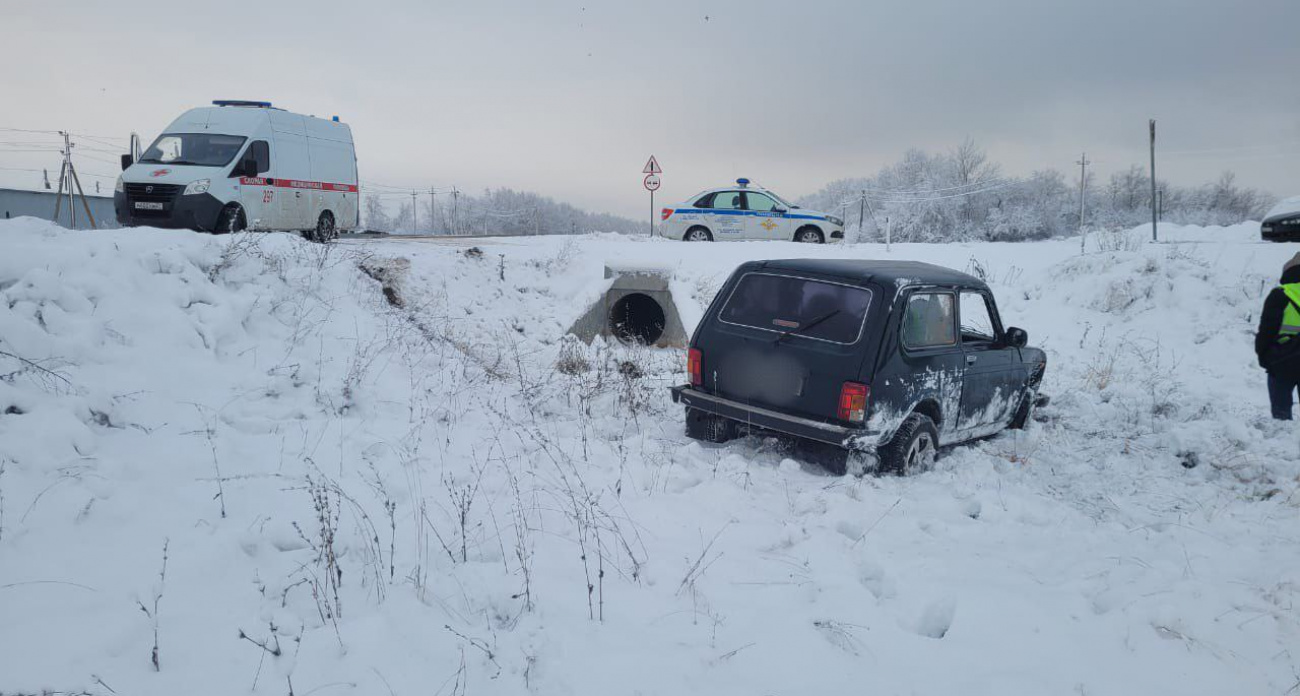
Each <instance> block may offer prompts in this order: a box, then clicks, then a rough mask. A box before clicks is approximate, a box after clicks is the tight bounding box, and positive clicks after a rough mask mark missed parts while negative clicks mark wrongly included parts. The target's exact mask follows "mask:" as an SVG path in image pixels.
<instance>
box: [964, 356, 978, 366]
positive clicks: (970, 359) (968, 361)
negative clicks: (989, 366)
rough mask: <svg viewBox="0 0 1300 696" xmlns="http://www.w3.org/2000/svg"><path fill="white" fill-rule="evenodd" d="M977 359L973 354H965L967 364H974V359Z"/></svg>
mask: <svg viewBox="0 0 1300 696" xmlns="http://www.w3.org/2000/svg"><path fill="white" fill-rule="evenodd" d="M977 359H978V358H976V356H974V355H967V356H966V364H967V365H974V364H975V361H976V360H977Z"/></svg>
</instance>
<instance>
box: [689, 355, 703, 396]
mask: <svg viewBox="0 0 1300 696" xmlns="http://www.w3.org/2000/svg"><path fill="white" fill-rule="evenodd" d="M686 371H687V372H688V373H690V375H691V386H692V387H698V386H700V385H702V384H704V354H703V353H701V352H700V349H699V348H692V349H690V350H689V351H687V352H686Z"/></svg>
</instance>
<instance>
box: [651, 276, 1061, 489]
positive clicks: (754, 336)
mask: <svg viewBox="0 0 1300 696" xmlns="http://www.w3.org/2000/svg"><path fill="white" fill-rule="evenodd" d="M1027 341H1028V335H1027V334H1026V333H1025V331H1024V330H1022V329H1017V328H1014V327H1012V328H1005V327H1003V325H1002V319H1001V317H1000V316H999V315H998V308H997V303H996V302H995V301H994V298H993V293H992V292H990V291H989V288H988V286H987V285H986V284H985V283H984V282H983V281H981V280H979V279H978V278H975V277H972V276H970V275H967V274H965V273H959V272H957V271H953V270H951V269H947V268H942V267H940V266H934V265H930V264H925V263H917V262H911V261H866V260H830V259H786V260H768V261H751V262H749V263H745V264H743V265H741V266H740V267H738V268H737V269H736V270H735V271H734V272H733V273H732V274H731V277H730V278H728V280H727V282H726V284H725V285H724V286H723V287H722V289H721V290H720V291H719V292H718V294H717V296H716V297H715V298H714V300H713V302H712V304H711V305H710V306H709V309H708V311H706V312H705V314H704V317H703V319H702V320H701V321H700V324H699V326H698V327H697V328H696V330H695V334H694V336H692V338H691V344H690V350H689V353H688V358H687V372H688V374H689V376H690V383H689V384H684V385H681V386H677V387H673V388H672V396H673V401H674V402H677V403H681V404H683V405H685V407H686V434H687V435H688V436H690V437H692V438H695V439H699V440H705V441H710V442H725V441H727V440H730V439H732V438H735V437H737V436H739V435H741V434H744V433H746V432H760V433H761V432H776V433H778V434H784V435H789V436H794V437H796V438H800V439H802V440H804V441H806V442H808V443H809V444H812V445H813V447H812V448H811V450H812V451H820V452H821V454H819V455H818V456H817V459H818V460H819V461H821V462H822V463H823V464H825V465H826V466H827V468H829V469H831V470H832V471H833V472H835V473H843V472H844V470H845V467H846V462H847V459H848V455H849V453H851V452H859V453H862V454H863V455H865V456H866V458H868V459H873V458H874V459H875V460H876V463H877V464H878V468H879V470H881V471H891V472H897V473H902V474H907V473H912V472H915V471H920V470H923V469H925V468H927V467H928V466H930V465H931V464H932V463H933V461H934V458H935V457H936V456H937V454H938V451H939V447H941V446H947V445H954V444H958V443H962V442H967V441H970V440H974V439H978V438H983V437H988V436H990V435H993V434H995V433H997V432H999V431H1001V430H1003V429H1006V428H1023V427H1024V426H1025V424H1026V423H1027V422H1028V421H1029V419H1030V416H1031V413H1032V409H1033V408H1034V406H1035V405H1036V403H1039V399H1038V396H1037V392H1038V386H1039V383H1040V382H1041V380H1042V378H1043V372H1044V370H1045V368H1046V363H1047V358H1046V356H1045V354H1044V353H1043V351H1041V350H1039V349H1037V348H1031V347H1029V346H1028V345H1027Z"/></svg>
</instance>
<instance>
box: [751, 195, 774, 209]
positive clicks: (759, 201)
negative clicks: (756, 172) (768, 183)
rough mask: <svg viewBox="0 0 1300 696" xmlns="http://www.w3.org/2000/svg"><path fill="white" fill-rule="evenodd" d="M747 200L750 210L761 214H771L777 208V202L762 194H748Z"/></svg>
mask: <svg viewBox="0 0 1300 696" xmlns="http://www.w3.org/2000/svg"><path fill="white" fill-rule="evenodd" d="M745 199H746V200H747V201H748V203H749V209H750V210H756V211H758V212H760V213H768V212H771V211H772V209H773V208H775V207H776V201H774V200H772V199H771V198H768V197H767V196H764V195H763V194H761V193H746V194H745Z"/></svg>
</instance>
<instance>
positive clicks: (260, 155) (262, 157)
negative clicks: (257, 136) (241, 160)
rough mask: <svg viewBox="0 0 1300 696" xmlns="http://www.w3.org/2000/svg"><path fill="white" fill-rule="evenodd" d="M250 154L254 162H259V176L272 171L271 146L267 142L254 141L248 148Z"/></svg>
mask: <svg viewBox="0 0 1300 696" xmlns="http://www.w3.org/2000/svg"><path fill="white" fill-rule="evenodd" d="M248 154H249V156H251V157H252V158H253V161H254V162H257V173H258V174H265V173H267V172H269V171H271V146H270V144H269V143H267V142H266V141H265V140H254V141H253V144H252V145H249V146H248Z"/></svg>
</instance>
